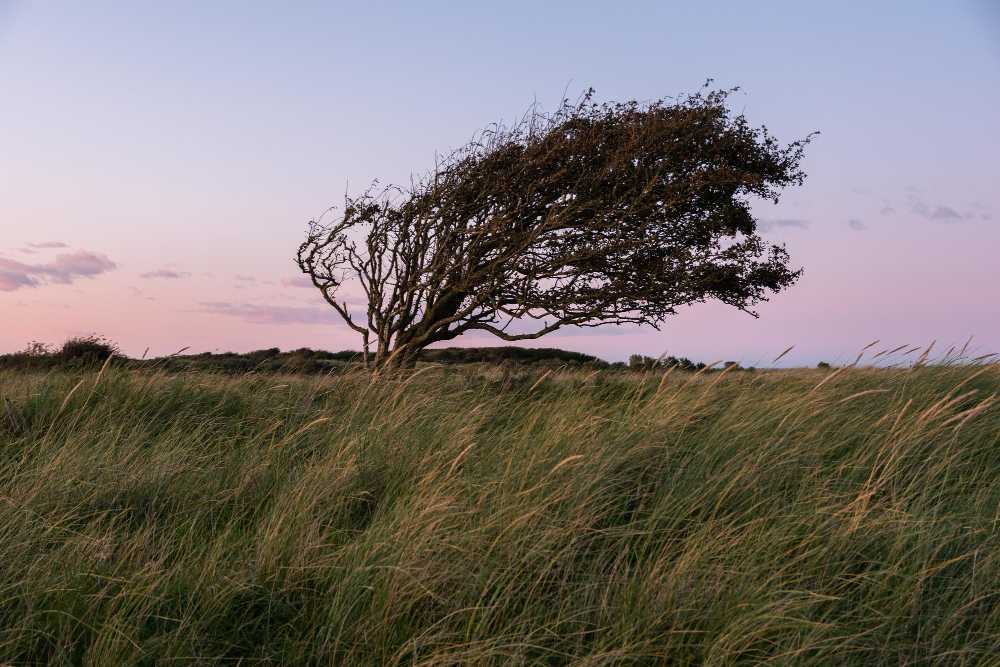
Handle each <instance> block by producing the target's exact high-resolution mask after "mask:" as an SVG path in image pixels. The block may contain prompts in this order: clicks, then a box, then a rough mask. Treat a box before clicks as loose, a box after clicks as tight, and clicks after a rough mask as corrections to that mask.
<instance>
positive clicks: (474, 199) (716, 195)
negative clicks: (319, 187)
mask: <svg viewBox="0 0 1000 667" xmlns="http://www.w3.org/2000/svg"><path fill="white" fill-rule="evenodd" d="M732 92H733V91H732V90H715V91H708V90H705V91H702V92H699V93H697V94H693V95H689V96H685V97H683V98H680V99H676V100H670V99H663V100H658V101H655V102H651V103H640V102H637V101H628V102H619V103H596V102H594V101H593V98H592V92H588V93H587V94H586V95H584V96H583V97H582V98H581V99H580V100H579V101H577V102H574V103H570V102H569V101H564V102H563V104H562V105H561V106H560V107H559V108H558V109H557V110H556V111H555V112H553V113H548V114H547V113H542V112H540V111H538V110H537V109H532V110H530V111H529V113H528V114H526V115H525V117H524V118H523V119H522V120H521V122H519V123H517V124H515V125H514V126H510V127H508V126H504V125H499V124H497V125H492V126H490V127H488V128H487V129H485V130H483V131H481V132H480V133H478V134H477V135H476V136H475V137H474V139H473V140H472V141H470V142H469V143H468V144H466V145H465V146H463V147H462V148H460V149H459V150H457V151H455V152H453V153H452V154H450V155H449V156H448V157H446V158H444V159H442V160H439V162H438V163H437V164H436V166H435V168H434V169H433V170H431V171H430V172H429V173H428V174H427V175H426V176H424V177H423V178H421V179H419V180H416V181H415V182H414V183H412V184H411V185H410V186H409V187H406V188H402V187H396V186H390V187H382V186H380V185H378V184H376V185H374V186H373V187H372V188H370V189H369V190H368V191H367V192H365V193H364V194H361V195H359V196H353V197H352V196H348V197H346V201H345V205H344V207H343V209H342V210H341V211H340V212H339V215H336V216H335V217H334V219H333V220H332V221H324V219H323V218H325V217H326V216H323V218H321V219H320V220H315V221H312V222H310V224H309V229H308V233H307V237H306V240H305V241H304V242H303V243H302V245H301V246H300V247H299V250H298V254H297V263H298V266H299V268H300V269H301V270H302V271H303V272H304V273H305V274H306V275H308V276H309V277H310V279H311V280H312V282H313V284H314V285H315V286H316V287H317V288H318V289H319V290H320V291H321V293H322V294H323V297H324V298H325V299H326V301H327V303H329V305H330V306H331V307H333V308H334V309H335V310H336V311H337V312H338V313H339V314H340V316H341V317H342V318H343V319H344V321H345V322H346V323H347V325H348V326H349V327H351V328H352V329H353V330H355V331H356V332H358V334H360V336H361V338H362V342H363V344H364V348H365V350H366V354H367V352H368V351H369V350H370V351H371V353H372V355H373V359H374V361H375V363H376V364H384V363H386V362H400V363H405V362H407V361H409V360H412V359H414V358H415V355H416V353H417V352H418V351H419V350H421V349H423V348H424V347H426V346H427V345H430V344H432V343H436V342H440V341H446V340H451V339H454V338H456V337H457V336H460V335H462V334H464V333H467V332H470V331H484V332H488V333H490V334H493V335H495V336H497V337H499V338H501V339H503V340H507V341H516V340H524V339H532V338H538V337H540V336H543V335H546V334H548V333H551V332H553V331H556V330H558V329H560V328H563V327H567V326H576V327H596V326H602V325H609V324H612V325H620V324H637V325H649V326H653V327H659V326H660V325H662V324H663V323H664V322H665V321H666V320H667V318H668V317H669V316H671V315H673V314H675V313H676V311H677V308H678V307H680V306H684V305H688V304H693V303H697V302H703V301H707V300H716V301H721V302H722V303H726V304H728V305H730V306H732V307H734V308H737V309H739V310H742V311H745V312H747V313H750V314H752V315H756V313H754V311H753V308H754V306H755V305H756V304H758V303H760V302H761V301H765V300H766V299H767V297H768V295H769V293H773V292H778V291H780V290H782V289H784V288H786V287H788V286H790V285H792V284H793V283H794V282H795V281H796V279H797V278H798V276H799V275H800V273H801V271H800V270H797V269H793V268H791V267H790V266H789V256H788V253H787V251H786V250H785V248H784V247H783V246H777V245H769V244H767V243H765V241H764V240H763V239H761V237H760V236H759V235H758V234H757V220H756V219H755V217H754V215H753V213H752V212H751V203H752V201H753V199H754V198H759V199H766V200H771V201H773V202H775V203H777V201H778V199H779V196H780V193H781V191H782V190H783V189H784V188H785V187H787V186H792V185H800V184H801V183H802V181H803V179H804V178H805V174H804V173H803V172H802V170H801V168H800V161H801V158H802V156H803V150H804V148H805V146H806V144H807V143H808V142H809V139H810V137H806V138H804V139H801V140H798V141H794V142H792V143H790V144H787V145H784V144H782V143H779V142H778V141H777V140H776V139H775V138H774V137H773V136H772V135H771V134H770V133H769V132H768V130H767V128H766V127H759V128H758V127H753V126H751V125H750V124H749V122H748V121H747V119H746V118H745V117H744V116H743V115H742V114H734V113H732V112H731V111H730V110H729V108H728V105H727V101H728V98H729V96H730V94H731V93H732ZM332 212H334V211H333V209H331V211H330V212H328V213H332Z"/></svg>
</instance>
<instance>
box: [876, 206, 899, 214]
mask: <svg viewBox="0 0 1000 667" xmlns="http://www.w3.org/2000/svg"><path fill="white" fill-rule="evenodd" d="M895 212H896V209H894V208H893V207H891V206H889V205H888V204H886V205H885V206H883V207H882V209H881V210H880V211H879V213H880V214H881V215H893V214H894V213H895Z"/></svg>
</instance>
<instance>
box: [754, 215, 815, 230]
mask: <svg viewBox="0 0 1000 667" xmlns="http://www.w3.org/2000/svg"><path fill="white" fill-rule="evenodd" d="M757 226H758V227H760V230H761V231H762V232H769V231H771V230H772V229H776V228H784V229H809V221H808V220H803V219H801V218H778V219H776V220H761V221H760V223H758V225H757Z"/></svg>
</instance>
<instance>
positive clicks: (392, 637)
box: [0, 366, 1000, 665]
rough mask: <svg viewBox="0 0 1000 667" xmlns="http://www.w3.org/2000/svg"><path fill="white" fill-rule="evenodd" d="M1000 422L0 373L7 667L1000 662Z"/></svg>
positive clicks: (839, 393)
mask: <svg viewBox="0 0 1000 667" xmlns="http://www.w3.org/2000/svg"><path fill="white" fill-rule="evenodd" d="M998 393H1000V367H997V366H983V367H968V366H966V367H958V366H956V367H925V368H918V369H914V370H904V369H893V370H864V369H847V370H842V371H832V372H831V371H782V372H757V373H715V374H702V375H697V376H694V375H690V374H683V373H674V374H668V375H666V376H664V375H661V374H654V373H650V374H648V375H645V376H637V375H628V374H616V373H612V372H605V371H601V372H594V373H584V372H579V371H576V372H558V371H557V372H553V373H549V374H547V375H541V374H539V373H530V372H518V371H510V370H506V371H502V370H499V369H489V368H464V369H459V368H449V369H440V368H426V369H422V370H420V371H418V372H417V373H415V374H411V375H409V376H399V377H386V378H381V379H380V380H379V381H378V382H375V383H370V382H369V381H368V380H367V378H365V377H364V376H362V375H360V374H346V375H343V376H339V377H328V378H322V377H319V378H317V377H313V378H302V377H291V376H289V377H284V376H281V377H274V376H266V377H265V376H247V377H241V378H231V377H221V376H213V375H209V374H197V373H196V374H190V375H182V376H177V375H174V376H166V375H158V374H155V373H147V372H134V371H133V372H129V371H125V370H116V369H107V370H106V371H105V372H104V373H103V374H98V373H97V372H79V373H48V374H30V373H28V374H23V373H22V374H17V373H13V372H0V394H2V397H3V398H2V399H0V403H2V405H0V451H2V459H0V662H6V663H8V664H12V665H13V664H53V665H60V664H87V665H153V664H177V663H181V664H220V665H221V664H247V665H248V664H399V665H463V664H495V665H502V664H532V665H534V664H541V665H552V664H567V663H570V664H584V665H603V664H663V663H669V664H713V665H728V664H753V663H757V662H766V661H774V662H777V663H780V664H789V663H792V664H824V665H825V664H858V665H861V664H892V665H896V664H917V663H927V664H960V665H961V664H968V665H971V664H983V663H989V662H995V661H996V658H995V656H997V655H998V654H1000V525H998V520H1000V406H997V404H996V398H995V397H996V395H997V394H998Z"/></svg>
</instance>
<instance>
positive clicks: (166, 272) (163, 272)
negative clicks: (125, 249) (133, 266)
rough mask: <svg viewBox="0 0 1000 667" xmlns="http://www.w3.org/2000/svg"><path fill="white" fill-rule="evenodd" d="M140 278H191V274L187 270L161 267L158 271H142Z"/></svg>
mask: <svg viewBox="0 0 1000 667" xmlns="http://www.w3.org/2000/svg"><path fill="white" fill-rule="evenodd" d="M139 277H140V278H146V279H150V278H165V279H167V280H179V279H181V278H190V277H191V274H190V273H188V272H186V271H172V270H170V269H160V270H158V271H147V272H146V273H140V274H139Z"/></svg>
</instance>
